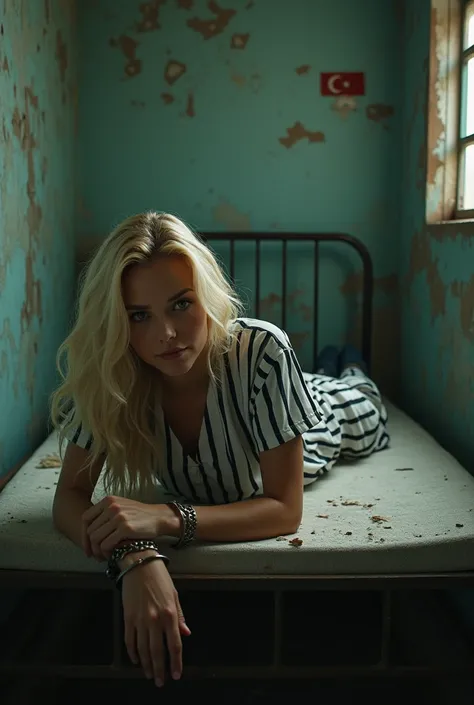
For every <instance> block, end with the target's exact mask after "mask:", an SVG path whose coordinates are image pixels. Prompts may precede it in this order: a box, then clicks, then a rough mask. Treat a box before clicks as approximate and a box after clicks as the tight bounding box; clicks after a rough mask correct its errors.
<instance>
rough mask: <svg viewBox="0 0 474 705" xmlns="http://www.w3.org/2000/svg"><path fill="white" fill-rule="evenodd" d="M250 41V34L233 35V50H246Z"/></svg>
mask: <svg viewBox="0 0 474 705" xmlns="http://www.w3.org/2000/svg"><path fill="white" fill-rule="evenodd" d="M249 39H250V34H233V35H232V37H231V40H230V48H231V49H245V47H246V46H247V43H248V41H249Z"/></svg>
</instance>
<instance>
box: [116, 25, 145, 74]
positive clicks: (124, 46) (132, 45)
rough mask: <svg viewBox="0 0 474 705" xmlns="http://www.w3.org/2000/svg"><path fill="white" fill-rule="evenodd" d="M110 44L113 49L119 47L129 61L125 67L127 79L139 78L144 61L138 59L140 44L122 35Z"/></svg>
mask: <svg viewBox="0 0 474 705" xmlns="http://www.w3.org/2000/svg"><path fill="white" fill-rule="evenodd" d="M110 44H111V46H113V47H118V48H119V49H120V50H121V52H122V54H123V55H124V57H125V59H126V60H127V61H126V63H125V66H124V72H125V76H126V77H127V78H133V77H134V76H138V74H139V73H141V70H142V60H141V59H137V47H138V42H137V41H136V40H135V39H133V38H132V37H129V36H127V35H126V34H122V35H120V37H118V38H117V39H111V40H110Z"/></svg>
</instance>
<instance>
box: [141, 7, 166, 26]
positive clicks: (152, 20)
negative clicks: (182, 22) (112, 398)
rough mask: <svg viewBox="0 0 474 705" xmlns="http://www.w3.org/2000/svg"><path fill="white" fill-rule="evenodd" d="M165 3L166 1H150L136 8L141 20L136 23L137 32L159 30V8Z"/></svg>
mask: <svg viewBox="0 0 474 705" xmlns="http://www.w3.org/2000/svg"><path fill="white" fill-rule="evenodd" d="M165 3H166V0H152V1H151V2H142V3H140V5H139V6H138V9H139V10H140V14H141V16H142V18H141V20H139V22H137V32H154V31H156V30H157V29H161V24H160V20H159V15H160V7H161V6H162V5H164V4H165Z"/></svg>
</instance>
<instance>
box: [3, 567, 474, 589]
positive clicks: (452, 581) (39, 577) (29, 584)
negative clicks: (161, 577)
mask: <svg viewBox="0 0 474 705" xmlns="http://www.w3.org/2000/svg"><path fill="white" fill-rule="evenodd" d="M172 578H173V581H174V583H175V585H176V586H178V585H179V587H180V589H184V588H186V589H194V590H214V589H215V588H219V590H268V589H269V588H271V589H275V590H278V589H280V590H285V589H291V590H301V591H304V590H367V589H371V588H375V589H379V590H383V589H388V588H392V589H412V590H428V589H431V590H435V589H438V588H441V589H443V590H451V589H454V588H460V587H464V588H474V571H459V572H456V573H405V574H399V573H394V574H374V575H355V574H350V575H349V574H347V575H317V574H316V575H300V574H296V575H282V574H279V575H215V574H214V575H212V574H211V575H196V574H182V575H180V574H172ZM0 587H1V588H5V589H11V588H13V589H19V590H27V589H39V588H54V589H57V590H69V589H71V588H77V589H81V590H100V591H103V590H105V591H109V592H114V591H115V587H114V585H113V584H112V583H111V582H110V581H109V580H107V579H106V578H105V576H104V575H103V574H101V573H77V572H58V573H56V572H53V571H34V570H33V571H31V570H6V569H4V570H0Z"/></svg>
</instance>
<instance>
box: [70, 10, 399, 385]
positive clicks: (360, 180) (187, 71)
mask: <svg viewBox="0 0 474 705" xmlns="http://www.w3.org/2000/svg"><path fill="white" fill-rule="evenodd" d="M78 9H79V20H80V21H79V39H80V46H81V49H80V51H81V66H80V96H81V101H80V113H79V115H80V144H81V150H80V155H79V160H80V168H79V184H78V193H79V199H80V209H79V212H78V220H77V223H78V227H77V229H78V233H79V257H80V258H81V257H82V256H83V254H84V252H85V251H87V250H88V249H89V248H90V246H91V245H93V244H94V243H96V242H97V241H98V240H99V239H101V238H102V237H103V236H104V234H105V233H106V232H108V231H109V230H110V228H111V227H112V226H113V225H115V224H116V223H117V222H118V221H119V220H120V219H121V218H123V217H125V216H127V215H129V214H130V213H133V212H137V211H139V210H142V209H148V208H156V209H162V210H169V211H172V212H175V213H177V214H179V215H180V216H181V217H183V218H184V219H185V220H187V221H188V222H189V223H190V224H191V225H192V226H193V227H196V228H198V229H200V230H203V231H204V230H243V231H248V232H249V233H251V231H264V230H266V231H268V230H269V231H275V232H278V231H294V232H308V231H339V232H341V231H342V232H349V233H351V234H353V235H356V236H358V237H359V238H360V239H361V240H362V241H363V242H365V243H366V244H367V245H368V246H369V248H370V251H371V254H372V256H373V259H374V264H375V274H376V288H377V292H376V312H375V324H376V328H375V336H374V351H375V368H374V372H375V375H376V377H377V378H378V380H379V381H381V382H382V383H383V384H384V387H385V388H386V389H389V390H390V391H394V390H395V389H396V386H397V370H398V365H399V359H398V344H399V308H398V294H399V292H398V279H397V275H398V266H399V262H398V253H399V241H398V238H399V210H400V209H399V192H400V188H399V184H400V173H401V158H400V149H399V147H400V138H401V99H400V98H401V92H400V89H401V74H400V53H401V43H400V35H401V30H402V27H401V17H400V12H399V3H398V2H395V1H393V0H387V1H386V2H380V0H363V1H362V2H357V3H354V2H353V0H327V1H326V0H324V1H318V2H314V1H313V0H293V1H292V2H291V3H290V4H289V3H288V2H287V0H272V2H268V1H267V0H265V1H264V0H256V1H255V2H248V0H219V1H215V0H210V1H209V2H207V1H206V0H153V1H149V2H143V0H122V1H121V2H116V0H82V2H81V3H80V4H79V6H78ZM324 71H334V72H337V71H349V72H350V71H363V72H365V74H366V88H367V95H366V96H364V97H360V98H347V97H346V98H341V97H339V98H337V99H335V98H332V97H329V98H326V97H322V96H321V95H320V72H324ZM323 249H324V248H323ZM245 252H246V250H245V247H243V249H242V252H241V256H240V261H241V262H243V269H244V271H242V270H241V271H240V273H239V276H241V277H242V279H243V280H244V282H243V288H244V289H245V290H246V291H248V290H249V289H251V288H252V284H251V279H252V276H251V272H250V271H247V272H245V267H247V268H248V259H246V257H245ZM299 252H300V255H301V256H300V258H299V259H294V260H293V265H292V267H293V270H292V274H291V279H290V280H289V284H290V287H291V292H292V293H293V294H295V293H296V292H299V293H298V296H297V297H296V298H297V301H298V304H297V305H296V304H295V305H290V309H291V310H290V313H291V318H290V320H289V322H288V325H287V328H288V331H289V333H290V334H291V336H292V339H293V341H294V343H295V345H296V347H297V349H298V352H299V353H300V355H301V357H302V360H303V362H304V364H305V365H306V366H310V365H312V359H311V349H312V348H311V341H310V331H311V327H312V325H313V316H314V312H312V311H311V314H310V315H309V316H308V315H307V313H306V314H305V315H306V319H305V318H304V317H303V315H302V313H301V310H300V304H301V306H309V305H311V291H310V289H311V282H312V277H313V269H312V267H311V266H310V264H308V260H307V258H306V259H305V257H306V255H305V254H304V253H305V251H304V249H300V250H299ZM324 253H325V256H324V257H323V258H322V268H323V271H322V275H321V298H322V304H321V306H320V316H319V334H320V342H321V344H324V343H328V342H336V343H337V342H342V341H343V340H344V339H347V337H354V336H355V333H356V330H357V328H358V323H359V318H360V316H359V312H358V311H357V310H356V314H355V316H352V318H351V319H350V320H349V318H348V316H347V313H346V312H347V299H348V298H349V300H350V303H354V304H355V306H357V302H358V301H359V299H360V277H358V276H357V275H358V273H359V271H360V265H359V263H358V262H357V260H356V259H355V258H354V257H351V256H350V255H347V251H346V250H344V249H341V248H335V249H334V250H333V251H328V249H327V248H326V249H324ZM303 254H304V256H303ZM273 256H274V267H275V268H274V275H273V276H270V277H266V278H265V281H264V283H263V288H262V298H263V304H264V305H263V308H262V312H261V314H262V315H263V313H264V311H265V312H266V315H267V316H268V317H270V318H272V319H273V320H275V322H276V323H278V315H279V312H280V310H279V306H280V303H281V301H280V297H281V289H279V288H278V282H279V276H278V275H277V274H276V272H280V269H281V268H280V264H279V263H278V253H277V251H276V250H275V249H274V251H273ZM297 257H298V255H296V254H295V255H294V258H297ZM237 259H239V258H237ZM387 281H389V282H390V287H387V286H386V282H387ZM295 300H296V299H295Z"/></svg>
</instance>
